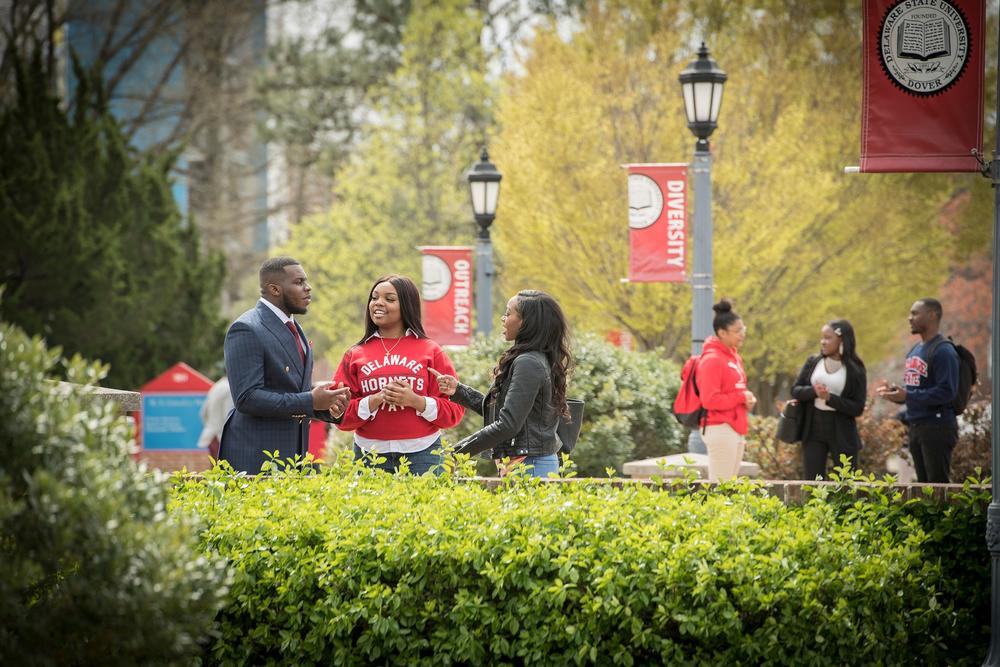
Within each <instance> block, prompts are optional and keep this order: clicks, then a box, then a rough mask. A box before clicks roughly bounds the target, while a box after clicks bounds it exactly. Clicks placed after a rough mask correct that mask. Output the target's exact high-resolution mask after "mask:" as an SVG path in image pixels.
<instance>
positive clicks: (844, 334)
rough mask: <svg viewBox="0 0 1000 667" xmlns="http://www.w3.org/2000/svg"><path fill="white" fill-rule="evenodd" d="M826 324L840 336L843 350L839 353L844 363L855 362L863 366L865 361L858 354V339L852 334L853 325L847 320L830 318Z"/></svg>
mask: <svg viewBox="0 0 1000 667" xmlns="http://www.w3.org/2000/svg"><path fill="white" fill-rule="evenodd" d="M826 326H828V327H830V328H831V329H833V333H835V334H837V335H838V336H840V343H841V344H842V345H843V346H844V351H843V352H841V353H840V358H841V359H843V360H844V362H845V363H848V362H850V363H854V364H857V365H858V367H859V368H862V369H863V368H864V367H865V362H863V361H861V357H859V356H858V339H857V338H856V337H855V335H854V327H853V326H851V323H850V322H848V321H847V320H830V321H829V322H827V323H826Z"/></svg>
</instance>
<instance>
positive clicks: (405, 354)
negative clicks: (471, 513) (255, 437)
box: [333, 275, 465, 475]
mask: <svg viewBox="0 0 1000 667" xmlns="http://www.w3.org/2000/svg"><path fill="white" fill-rule="evenodd" d="M431 369H433V370H435V371H437V372H438V373H442V374H446V375H454V374H455V367H454V366H453V365H452V363H451V360H450V359H448V355H446V354H445V353H444V350H442V349H441V346H440V345H438V344H437V343H435V342H434V341H432V340H431V339H429V338H427V336H426V335H425V334H424V327H423V324H422V322H421V320H420V292H419V291H418V289H417V286H416V285H415V284H414V283H413V281H412V280H410V279H409V278H406V277H404V276H397V275H389V276H383V277H382V278H379V279H378V280H376V281H375V284H374V285H373V286H372V289H371V291H370V292H369V295H368V308H367V309H366V311H365V334H364V336H362V337H361V340H360V341H358V343H357V344H356V345H354V346H352V347H351V348H350V349H349V350H347V352H345V353H344V358H343V360H342V361H341V362H340V366H339V367H338V368H337V372H336V374H335V375H334V377H333V380H334V383H337V382H343V383H344V384H346V385H347V386H348V387H350V388H351V397H352V398H351V402H350V404H349V405H348V406H347V410H346V411H345V412H344V416H343V418H342V419H341V421H340V423H339V424H337V427H338V428H340V429H341V430H343V431H354V456H355V458H362V457H363V458H364V460H365V462H366V464H367V465H375V464H374V463H373V462H372V459H373V457H371V456H365V455H366V454H368V453H374V454H377V455H378V456H379V457H382V458H385V462H384V463H380V464H378V465H376V466H375V467H377V468H379V469H381V470H386V471H388V472H396V470H398V469H399V462H400V459H401V458H402V457H404V456H405V457H406V459H407V460H408V461H409V463H410V472H412V473H413V474H416V475H422V474H424V473H426V472H428V471H433V472H434V473H435V474H440V472H441V467H440V464H441V462H442V458H441V453H440V449H441V429H443V428H451V427H453V426H455V425H456V424H458V422H460V421H461V420H462V415H463V414H464V413H465V409H464V408H463V407H462V406H460V405H458V404H456V403H453V402H451V401H449V400H448V399H447V397H446V396H444V395H443V394H441V392H440V390H439V389H438V383H437V380H436V379H435V378H434V376H433V375H432V374H431Z"/></svg>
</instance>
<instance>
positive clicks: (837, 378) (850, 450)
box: [792, 320, 868, 480]
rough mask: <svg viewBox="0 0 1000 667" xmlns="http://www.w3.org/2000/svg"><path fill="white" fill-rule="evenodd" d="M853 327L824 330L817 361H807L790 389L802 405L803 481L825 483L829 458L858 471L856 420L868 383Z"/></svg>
mask: <svg viewBox="0 0 1000 667" xmlns="http://www.w3.org/2000/svg"><path fill="white" fill-rule="evenodd" d="M856 345H857V344H856V343H855V338H854V327H852V326H851V323H850V322H848V321H847V320H833V321H832V322H829V323H828V324H825V325H824V326H823V329H822V331H821V334H820V343H819V350H820V353H819V354H818V355H815V356H812V357H809V359H807V360H806V363H805V365H803V366H802V370H801V371H800V372H799V377H798V379H796V380H795V385H794V386H793V387H792V398H794V399H796V400H797V401H799V403H801V404H802V408H803V409H802V411H801V414H802V419H804V422H803V424H802V467H803V469H804V471H805V479H809V480H812V479H816V478H817V477H820V478H826V461H827V456H828V455H829V457H830V458H832V459H833V464H834V466H839V465H840V456H841V455H842V454H843V455H846V456H848V457H850V459H851V465H852V466H853V467H857V465H858V451H859V450H860V449H861V438H860V437H859V436H858V427H857V424H856V423H855V420H856V419H857V418H858V417H860V416H861V413H863V412H864V411H865V401H866V398H867V393H868V382H867V378H866V375H865V364H864V362H863V361H861V357H859V356H858V353H857V347H856Z"/></svg>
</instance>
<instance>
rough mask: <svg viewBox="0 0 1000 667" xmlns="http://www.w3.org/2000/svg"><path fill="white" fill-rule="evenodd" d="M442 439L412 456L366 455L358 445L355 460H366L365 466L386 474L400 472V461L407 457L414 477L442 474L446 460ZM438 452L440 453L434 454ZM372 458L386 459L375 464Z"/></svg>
mask: <svg viewBox="0 0 1000 667" xmlns="http://www.w3.org/2000/svg"><path fill="white" fill-rule="evenodd" d="M440 449H441V438H438V439H437V440H435V441H434V443H433V444H432V445H431V446H430V447H428V448H427V449H424V450H421V451H419V452H413V453H411V454H378V453H375V452H372V454H366V452H364V451H363V450H362V449H361V448H360V447H358V445H357V443H355V445H354V460H358V459H360V458H363V459H364V464H365V466H367V467H369V468H375V469H377V470H384V471H385V472H391V473H395V472H396V471H398V470H399V460H400V459H401V458H402V457H404V456H405V457H406V460H407V461H409V463H410V474H413V475H424V474H427V473H428V472H433V473H434V474H435V475H440V474H441V468H442V466H441V464H442V463H443V462H444V459H443V458H442V457H441V453H440ZM435 450H438V453H435V454H432V453H431V452H434V451H435ZM372 456H377V457H379V458H384V459H385V461H384V462H383V463H377V464H374V463H372V462H371V458H372Z"/></svg>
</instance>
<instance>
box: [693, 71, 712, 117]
mask: <svg viewBox="0 0 1000 667" xmlns="http://www.w3.org/2000/svg"><path fill="white" fill-rule="evenodd" d="M711 110H712V82H711V81H698V82H697V83H695V84H694V112H695V113H694V117H695V120H696V121H698V122H699V123H706V122H708V120H709V112H710V111H711Z"/></svg>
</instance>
